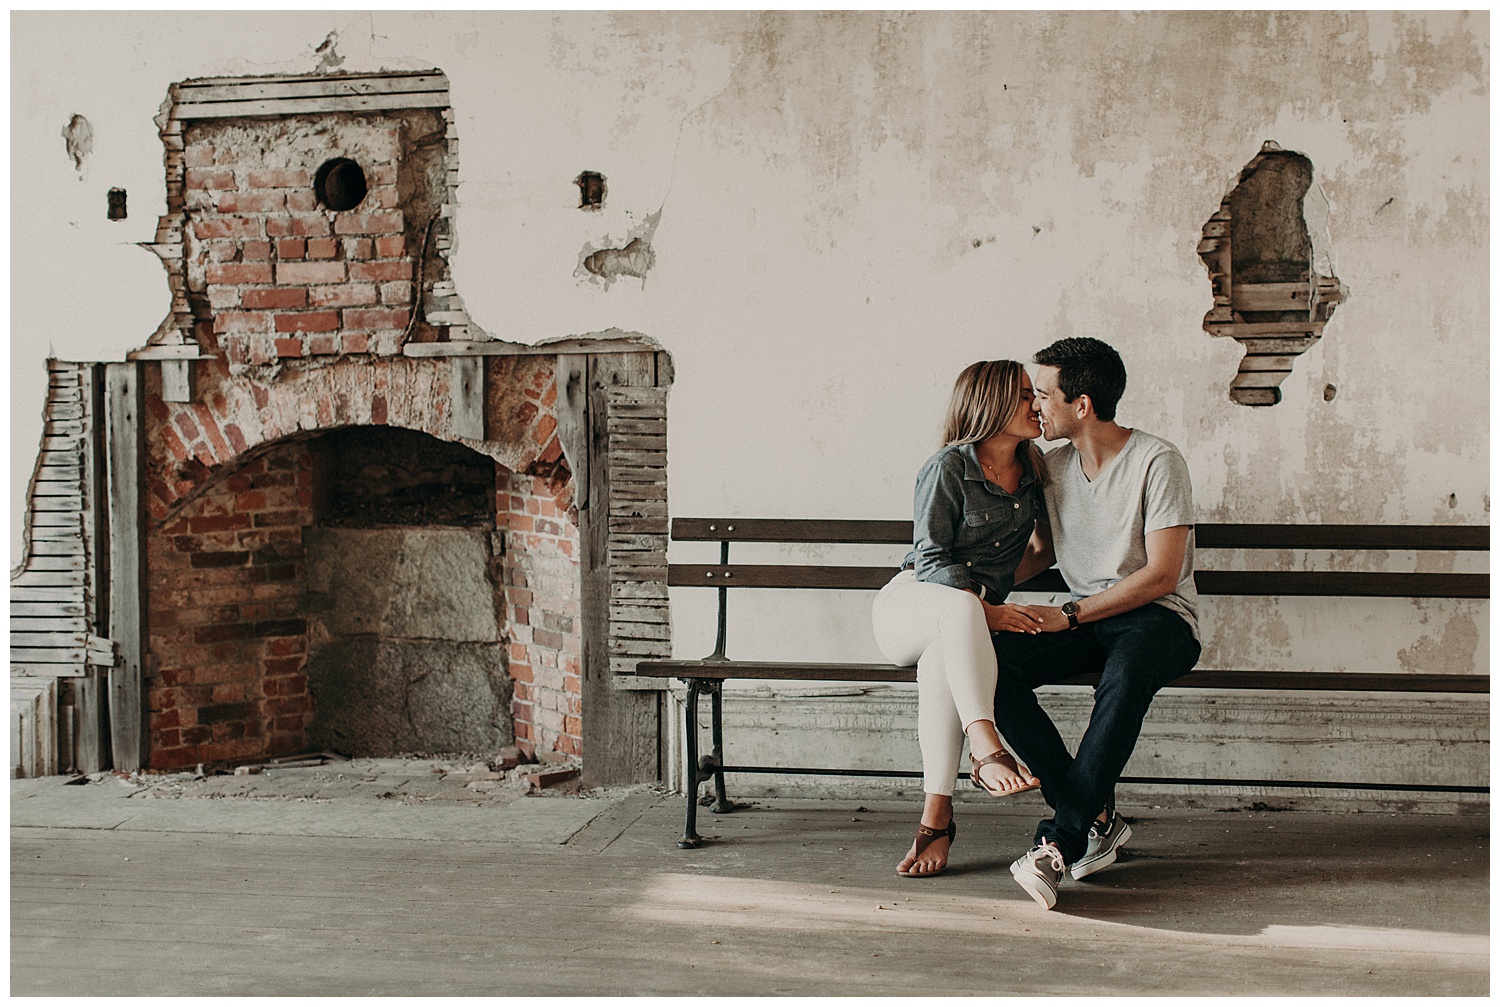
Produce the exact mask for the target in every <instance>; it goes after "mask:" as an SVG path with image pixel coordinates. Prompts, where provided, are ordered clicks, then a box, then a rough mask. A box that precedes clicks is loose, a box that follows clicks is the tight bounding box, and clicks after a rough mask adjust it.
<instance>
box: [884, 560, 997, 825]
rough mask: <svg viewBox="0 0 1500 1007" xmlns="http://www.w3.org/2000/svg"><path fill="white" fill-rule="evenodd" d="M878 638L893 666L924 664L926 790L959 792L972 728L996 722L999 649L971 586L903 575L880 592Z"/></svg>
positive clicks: (921, 707)
mask: <svg viewBox="0 0 1500 1007" xmlns="http://www.w3.org/2000/svg"><path fill="white" fill-rule="evenodd" d="M873 618H874V624H875V642H876V644H877V645H879V647H880V652H881V653H882V654H884V655H885V657H886V660H888V661H890V662H891V663H892V664H911V663H913V662H915V663H916V665H917V741H918V743H919V744H920V745H921V746H922V789H923V790H925V791H926V792H927V793H929V794H944V795H947V796H952V794H953V784H954V781H955V780H956V779H957V777H958V757H959V753H960V751H961V750H962V748H963V743H964V728H965V727H967V726H968V725H970V724H972V723H974V721H976V720H990V721H993V720H994V719H995V679H996V675H997V672H996V665H995V648H994V645H993V644H991V643H990V630H989V627H988V626H986V625H985V622H984V608H983V606H981V605H980V603H979V598H978V597H977V596H975V595H974V594H973V593H972V592H970V591H961V590H959V589H958V588H956V587H948V586H947V585H945V584H928V583H924V582H922V581H919V580H917V575H916V573H915V572H914V571H912V570H902V571H901V572H900V573H898V574H896V576H895V577H893V578H892V579H891V581H890V583H888V584H886V586H885V587H883V588H881V589H880V593H879V594H878V595H876V596H875V607H874V612H873Z"/></svg>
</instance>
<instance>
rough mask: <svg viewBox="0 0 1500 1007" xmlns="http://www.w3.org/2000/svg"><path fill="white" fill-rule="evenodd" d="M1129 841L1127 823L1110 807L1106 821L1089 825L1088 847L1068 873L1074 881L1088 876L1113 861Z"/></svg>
mask: <svg viewBox="0 0 1500 1007" xmlns="http://www.w3.org/2000/svg"><path fill="white" fill-rule="evenodd" d="M1129 841H1130V826H1129V824H1127V823H1126V821H1125V819H1123V818H1121V817H1120V816H1119V814H1118V813H1117V812H1116V811H1115V810H1114V809H1113V808H1111V809H1110V812H1109V820H1108V821H1103V822H1099V821H1096V822H1094V824H1093V825H1091V826H1089V847H1088V849H1087V850H1086V851H1085V852H1084V854H1083V856H1081V857H1079V858H1078V859H1077V860H1075V861H1074V862H1073V866H1072V867H1070V868H1069V869H1068V873H1069V874H1070V875H1072V876H1073V880H1075V881H1076V880H1078V879H1079V878H1085V877H1088V876H1089V875H1090V874H1093V873H1094V872H1095V871H1102V870H1104V868H1106V867H1108V866H1109V865H1110V864H1112V863H1114V862H1115V857H1116V856H1117V853H1118V851H1119V849H1120V847H1122V846H1124V845H1125V844H1126V843H1127V842H1129Z"/></svg>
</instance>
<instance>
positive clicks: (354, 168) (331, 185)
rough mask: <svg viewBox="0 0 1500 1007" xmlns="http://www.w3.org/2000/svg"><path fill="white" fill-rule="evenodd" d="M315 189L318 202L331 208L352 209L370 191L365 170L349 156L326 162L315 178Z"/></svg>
mask: <svg viewBox="0 0 1500 1007" xmlns="http://www.w3.org/2000/svg"><path fill="white" fill-rule="evenodd" d="M313 190H314V191H315V192H316V193H317V194H318V202H320V203H322V204H323V205H324V206H326V207H328V208H329V209H330V210H352V209H354V208H355V207H356V206H358V205H359V204H360V201H361V200H363V199H364V198H365V193H367V192H369V191H370V189H369V186H368V185H367V184H366V183H365V170H364V169H363V168H361V167H360V166H359V165H358V164H356V163H355V162H353V161H351V160H349V158H347V157H336V158H334V159H333V160H331V161H327V162H324V164H323V167H321V168H319V169H318V174H317V175H316V176H315V177H314V178H313Z"/></svg>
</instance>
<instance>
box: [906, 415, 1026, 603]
mask: <svg viewBox="0 0 1500 1007" xmlns="http://www.w3.org/2000/svg"><path fill="white" fill-rule="evenodd" d="M914 503H915V507H914V512H915V521H914V523H913V527H912V542H913V549H912V551H911V552H909V553H907V554H906V559H905V560H904V561H903V563H902V566H903V567H909V568H911V569H914V570H915V571H916V573H917V580H919V581H927V582H929V583H933V584H946V585H948V586H949V587H956V588H959V589H960V590H968V589H969V588H970V587H971V586H973V587H975V588H982V589H983V590H982V593H981V594H980V597H981V598H983V599H984V600H986V601H988V602H989V603H990V604H992V605H998V604H1000V603H1001V602H1002V601H1004V600H1005V596H1006V595H1008V594H1010V590H1011V588H1013V587H1014V586H1015V575H1016V567H1017V566H1018V565H1019V564H1020V562H1021V557H1022V555H1024V554H1025V552H1026V543H1027V542H1028V541H1029V540H1030V539H1031V531H1032V529H1033V528H1034V527H1035V525H1036V520H1037V518H1038V516H1043V515H1045V513H1046V512H1045V510H1044V508H1045V506H1046V505H1045V504H1044V503H1043V501H1042V489H1041V486H1040V485H1039V484H1038V483H1037V481H1036V479H1035V477H1034V475H1033V474H1032V472H1031V471H1030V468H1029V467H1025V468H1023V471H1022V475H1021V482H1020V485H1018V486H1017V487H1016V492H1015V493H1014V494H1011V493H1007V492H1005V490H1003V489H1001V488H1000V487H999V486H997V485H995V484H994V483H992V482H990V481H989V480H988V479H986V478H985V477H984V470H983V469H982V468H980V466H979V456H978V455H977V454H976V453H975V449H974V445H973V444H952V445H949V446H948V447H945V448H943V450H941V451H939V452H938V453H937V454H935V455H933V456H932V457H931V458H929V459H927V463H926V464H925V465H923V466H922V471H920V472H918V473H917V490H916V495H915V498H914ZM1043 520H1045V517H1044V516H1043Z"/></svg>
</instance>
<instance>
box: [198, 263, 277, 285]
mask: <svg viewBox="0 0 1500 1007" xmlns="http://www.w3.org/2000/svg"><path fill="white" fill-rule="evenodd" d="M205 275H206V276H207V279H208V282H209V283H227V284H235V283H270V282H271V264H270V263H269V262H226V263H222V264H220V265H215V266H209V267H208V268H207V269H206V270H205Z"/></svg>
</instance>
